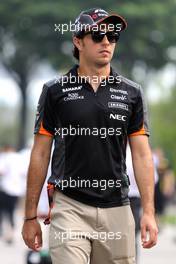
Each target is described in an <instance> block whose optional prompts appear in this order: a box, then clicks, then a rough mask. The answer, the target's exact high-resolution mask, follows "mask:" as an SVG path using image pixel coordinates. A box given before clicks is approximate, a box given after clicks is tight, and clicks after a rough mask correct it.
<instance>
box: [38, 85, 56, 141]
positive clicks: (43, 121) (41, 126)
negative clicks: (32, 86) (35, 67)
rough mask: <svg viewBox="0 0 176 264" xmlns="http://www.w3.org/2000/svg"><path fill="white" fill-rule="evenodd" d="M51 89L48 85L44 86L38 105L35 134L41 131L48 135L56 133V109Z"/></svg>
mask: <svg viewBox="0 0 176 264" xmlns="http://www.w3.org/2000/svg"><path fill="white" fill-rule="evenodd" d="M49 90H50V88H49V87H48V86H46V85H44V86H43V90H42V93H41V95H40V98H39V101H38V105H37V113H36V118H35V126H34V134H37V133H39V134H42V135H46V136H53V135H54V111H53V102H52V99H51V94H50V92H49Z"/></svg>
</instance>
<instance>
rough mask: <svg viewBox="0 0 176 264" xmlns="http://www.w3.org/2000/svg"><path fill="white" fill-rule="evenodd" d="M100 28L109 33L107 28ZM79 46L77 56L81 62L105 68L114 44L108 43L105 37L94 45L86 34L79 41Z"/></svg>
mask: <svg viewBox="0 0 176 264" xmlns="http://www.w3.org/2000/svg"><path fill="white" fill-rule="evenodd" d="M106 25H107V24H106ZM100 27H101V31H103V32H107V31H110V30H107V29H108V26H105V27H104V28H103V27H102V26H100ZM79 45H80V46H79V54H80V57H82V58H83V60H86V61H87V62H90V63H94V64H96V65H98V66H105V65H107V64H108V63H109V62H110V61H111V59H112V57H113V54H114V49H115V45H116V44H115V43H110V42H109V40H108V38H107V36H106V35H105V36H104V37H103V40H102V41H101V42H99V43H96V42H95V41H93V40H92V36H91V34H87V35H85V36H84V37H83V39H79Z"/></svg>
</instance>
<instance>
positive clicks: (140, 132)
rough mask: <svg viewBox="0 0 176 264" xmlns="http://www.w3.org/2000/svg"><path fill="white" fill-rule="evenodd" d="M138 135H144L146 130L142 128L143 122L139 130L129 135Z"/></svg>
mask: <svg viewBox="0 0 176 264" xmlns="http://www.w3.org/2000/svg"><path fill="white" fill-rule="evenodd" d="M139 135H146V130H145V128H144V124H143V126H142V128H141V129H140V130H139V131H136V132H134V133H132V134H130V135H129V136H130V137H133V136H139Z"/></svg>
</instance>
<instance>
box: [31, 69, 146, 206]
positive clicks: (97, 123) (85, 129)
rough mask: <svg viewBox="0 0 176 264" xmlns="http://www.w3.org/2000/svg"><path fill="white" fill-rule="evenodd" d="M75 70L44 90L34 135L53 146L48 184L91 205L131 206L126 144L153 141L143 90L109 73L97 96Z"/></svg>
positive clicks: (45, 85) (49, 84)
mask: <svg viewBox="0 0 176 264" xmlns="http://www.w3.org/2000/svg"><path fill="white" fill-rule="evenodd" d="M77 67H78V66H77V65H75V66H74V67H73V68H72V69H71V70H70V71H69V72H68V73H67V74H66V75H64V76H61V77H60V78H59V79H54V80H52V81H50V82H48V83H46V84H44V88H43V92H42V94H41V96H40V99H39V105H38V112H37V117H36V122H35V131H34V133H40V134H44V135H47V136H52V137H53V138H54V142H55V146H54V152H53V156H52V173H51V177H50V178H49V180H48V182H49V183H53V184H55V185H56V187H57V189H58V190H60V191H61V192H63V193H64V194H65V195H67V196H69V197H71V198H73V199H75V200H78V201H80V202H82V203H85V204H88V205H92V206H97V207H113V206H122V205H126V204H129V199H128V191H129V178H128V175H127V173H126V164H125V159H126V143H127V138H128V136H138V135H147V136H148V135H149V131H148V125H147V116H146V107H145V104H144V100H143V96H142V90H141V87H140V85H138V84H136V83H134V82H132V81H130V80H128V79H126V78H124V77H123V76H120V75H118V74H117V73H116V72H115V71H114V70H113V69H112V68H111V73H110V76H109V77H108V78H106V79H103V80H102V82H101V84H100V85H99V87H98V89H97V91H96V92H94V90H93V88H92V87H91V85H90V84H89V82H88V79H87V80H86V79H83V78H81V77H79V76H78V74H77ZM95 81H96V80H95Z"/></svg>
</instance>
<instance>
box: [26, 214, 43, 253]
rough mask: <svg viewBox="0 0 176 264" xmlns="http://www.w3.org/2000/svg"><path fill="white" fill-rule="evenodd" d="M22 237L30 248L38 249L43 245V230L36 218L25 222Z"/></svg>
mask: <svg viewBox="0 0 176 264" xmlns="http://www.w3.org/2000/svg"><path fill="white" fill-rule="evenodd" d="M22 237H23V240H24V242H25V244H26V245H27V246H28V247H29V248H30V249H32V250H34V251H38V250H39V249H40V248H41V247H42V231H41V227H40V224H39V222H38V221H37V220H36V219H35V220H31V221H26V222H24V224H23V229H22Z"/></svg>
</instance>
